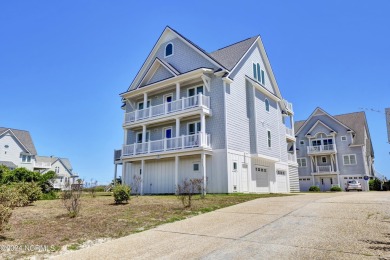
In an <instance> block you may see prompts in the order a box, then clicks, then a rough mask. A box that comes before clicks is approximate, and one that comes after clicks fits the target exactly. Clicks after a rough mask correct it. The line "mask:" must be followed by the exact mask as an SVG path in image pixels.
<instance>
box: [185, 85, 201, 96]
mask: <svg viewBox="0 0 390 260" xmlns="http://www.w3.org/2000/svg"><path fill="white" fill-rule="evenodd" d="M199 93H202V94H203V86H198V87H194V88H189V89H188V90H187V96H188V97H193V96H195V95H198V94H199Z"/></svg>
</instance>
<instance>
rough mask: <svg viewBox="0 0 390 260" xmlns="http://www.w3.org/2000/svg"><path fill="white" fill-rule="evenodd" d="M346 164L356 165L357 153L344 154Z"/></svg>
mask: <svg viewBox="0 0 390 260" xmlns="http://www.w3.org/2000/svg"><path fill="white" fill-rule="evenodd" d="M343 160H344V165H355V164H356V155H355V154H347V155H344V156H343Z"/></svg>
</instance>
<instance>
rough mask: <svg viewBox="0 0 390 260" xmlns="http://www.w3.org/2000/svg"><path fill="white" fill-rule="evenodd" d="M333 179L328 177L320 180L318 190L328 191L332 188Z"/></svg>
mask: <svg viewBox="0 0 390 260" xmlns="http://www.w3.org/2000/svg"><path fill="white" fill-rule="evenodd" d="M332 184H333V179H332V178H329V177H321V178H320V189H321V191H329V190H330V188H332Z"/></svg>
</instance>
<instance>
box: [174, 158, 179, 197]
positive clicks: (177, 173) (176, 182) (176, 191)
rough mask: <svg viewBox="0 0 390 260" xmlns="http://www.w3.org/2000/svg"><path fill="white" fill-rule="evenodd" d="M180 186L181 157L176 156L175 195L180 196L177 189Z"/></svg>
mask: <svg viewBox="0 0 390 260" xmlns="http://www.w3.org/2000/svg"><path fill="white" fill-rule="evenodd" d="M178 185H179V156H177V155H176V156H175V194H176V195H177V194H178V190H177V187H178Z"/></svg>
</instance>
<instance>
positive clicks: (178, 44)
mask: <svg viewBox="0 0 390 260" xmlns="http://www.w3.org/2000/svg"><path fill="white" fill-rule="evenodd" d="M121 97H122V100H123V102H124V104H123V106H122V108H123V109H124V110H125V112H124V122H123V128H124V132H125V134H124V145H123V149H122V150H117V151H115V154H114V162H115V163H116V164H123V167H122V169H123V172H122V180H123V182H124V183H126V184H132V182H133V178H134V176H140V177H141V193H143V194H151V193H175V191H176V187H177V185H178V184H180V183H182V181H183V180H185V179H190V178H201V179H203V180H205V183H206V181H207V191H208V192H211V193H232V192H290V191H299V182H298V168H297V166H298V165H297V163H296V159H295V158H296V157H295V154H294V153H295V149H294V148H293V147H294V146H295V137H294V129H293V127H294V123H293V109H292V104H291V103H289V102H287V101H286V100H284V99H283V97H282V95H281V93H280V89H279V87H278V85H277V83H276V80H275V77H274V74H273V72H272V69H271V65H270V63H269V60H268V57H267V55H266V52H265V50H264V46H263V43H262V41H261V39H260V36H256V37H252V38H248V39H246V40H243V41H240V42H238V43H235V44H232V45H229V46H227V47H224V48H222V49H219V50H216V51H214V52H211V53H208V52H206V51H205V50H203V49H201V48H200V47H198V46H197V45H195V44H194V43H193V42H191V41H190V40H188V39H187V38H185V37H184V36H182V35H181V34H179V33H178V32H176V31H175V30H173V29H171V28H170V27H166V28H165V30H164V31H163V33H162V35H161V36H160V38H159V39H158V41H157V42H156V44H155V45H154V47H153V49H152V50H151V52H150V54H149V56H148V57H147V59H146V61H145V62H144V64H143V65H142V67H141V69H140V70H139V72H138V74H137V75H136V77H135V78H134V80H133V82H132V83H131V85H130V87H129V88H128V90H127V91H126V92H124V93H122V94H121ZM291 147H292V148H291ZM289 148H291V149H289ZM288 150H290V151H288Z"/></svg>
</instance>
